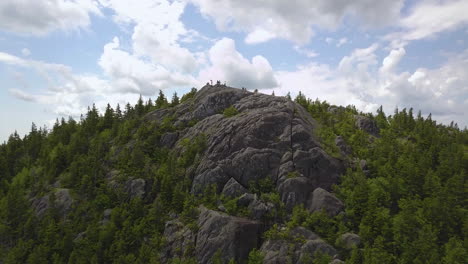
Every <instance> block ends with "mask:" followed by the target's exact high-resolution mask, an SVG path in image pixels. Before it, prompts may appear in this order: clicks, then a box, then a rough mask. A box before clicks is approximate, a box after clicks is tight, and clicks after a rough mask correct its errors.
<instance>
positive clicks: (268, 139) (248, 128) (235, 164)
mask: <svg viewBox="0 0 468 264" xmlns="http://www.w3.org/2000/svg"><path fill="white" fill-rule="evenodd" d="M230 106H232V107H234V108H235V109H236V110H237V112H238V114H236V115H234V116H230V117H226V116H224V115H223V114H222V113H223V110H224V109H226V108H228V107H230ZM164 116H171V117H173V118H174V125H175V126H180V127H183V128H184V129H180V130H178V132H177V142H175V143H172V140H173V139H174V138H175V136H174V135H172V134H171V135H166V136H164V137H163V139H164V140H163V142H164V145H174V149H175V150H182V148H183V147H182V146H181V144H179V143H180V142H181V140H184V139H189V140H191V139H194V138H195V137H197V136H199V135H201V134H203V135H205V137H206V149H205V151H204V153H203V154H202V155H200V157H199V162H198V163H197V166H196V167H194V168H191V170H189V172H190V175H189V176H190V177H191V178H192V179H193V183H192V193H194V194H197V193H201V192H202V191H203V190H204V189H205V188H206V187H207V186H211V185H213V184H214V185H216V186H217V189H218V192H220V193H221V192H223V193H224V194H225V195H241V194H242V193H244V191H243V190H242V188H240V187H239V185H240V186H242V187H243V188H245V189H249V187H250V185H251V184H252V183H255V182H258V180H261V179H269V180H270V181H271V182H272V183H273V185H274V186H275V187H276V188H277V189H278V190H283V189H284V190H286V191H287V193H289V194H286V193H285V194H284V195H285V196H288V195H289V196H290V198H289V201H290V205H291V206H294V205H296V204H298V203H305V202H306V201H307V200H308V198H309V196H310V194H311V192H312V191H313V190H314V189H315V188H317V187H321V188H324V189H326V190H329V189H330V188H331V186H332V185H333V184H335V183H337V181H338V178H339V176H340V174H342V173H343V172H344V166H343V162H342V161H341V160H338V159H335V158H333V157H331V156H329V155H328V154H327V153H326V152H325V151H323V150H322V148H321V145H320V143H319V141H318V139H317V138H316V137H315V135H314V131H315V129H316V127H317V124H316V122H315V120H314V119H312V117H311V116H310V114H308V113H307V112H306V110H305V109H304V108H303V107H302V106H300V105H298V104H296V103H294V102H292V101H291V100H289V99H287V98H286V97H277V96H271V95H265V94H260V93H252V92H248V91H245V90H241V89H236V88H231V87H226V86H225V85H206V86H205V87H203V88H202V89H201V90H200V91H199V92H197V93H196V95H195V97H194V98H191V99H189V100H188V101H186V102H184V103H182V104H180V105H178V106H176V107H174V108H171V109H161V110H156V111H154V112H151V113H149V114H148V115H147V116H146V117H145V118H146V119H147V120H156V121H162V119H163V117H164ZM193 120H197V123H196V124H195V125H192V126H191V127H187V125H188V124H189V123H190V122H192V124H193ZM170 139H171V140H170ZM292 172H298V173H299V174H300V176H301V177H305V178H307V180H306V184H307V185H308V187H307V188H306V189H307V192H308V193H306V194H303V192H304V191H303V190H301V191H299V190H291V188H290V187H291V185H294V184H293V183H291V181H288V175H290V173H292ZM234 181H235V182H237V184H239V185H237V184H234V185H232V184H233V183H235V182H234ZM286 181H288V183H286V184H285V182H286ZM288 185H289V187H287V186H288ZM296 185H297V184H296ZM286 191H284V192H286ZM231 192H232V193H231ZM292 193H295V194H292ZM294 195H295V196H296V197H297V196H299V197H297V198H293V197H292V196H294ZM284 199H286V198H284Z"/></svg>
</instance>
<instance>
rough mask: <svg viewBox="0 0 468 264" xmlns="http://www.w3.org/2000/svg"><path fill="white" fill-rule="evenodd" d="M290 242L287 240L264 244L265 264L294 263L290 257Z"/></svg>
mask: <svg viewBox="0 0 468 264" xmlns="http://www.w3.org/2000/svg"><path fill="white" fill-rule="evenodd" d="M289 244H290V243H289V242H288V241H286V240H267V241H265V243H263V244H262V247H261V248H260V251H261V252H262V253H263V264H283V263H293V262H292V256H289Z"/></svg>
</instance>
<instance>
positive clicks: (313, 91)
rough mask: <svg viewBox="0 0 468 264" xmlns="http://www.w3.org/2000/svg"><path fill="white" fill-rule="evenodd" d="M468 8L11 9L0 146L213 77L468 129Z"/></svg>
mask: <svg viewBox="0 0 468 264" xmlns="http://www.w3.org/2000/svg"><path fill="white" fill-rule="evenodd" d="M466 10H468V0H420V1H417V0H406V1H405V0H379V1H375V0H354V1H346V0H288V1H285V0H249V1H243V0H177V1H171V0H138V1H134V0H40V1H37V0H2V1H0V124H1V126H0V142H3V141H5V140H7V139H8V136H9V135H10V134H11V133H13V132H14V131H15V130H16V131H18V133H20V134H21V135H24V134H25V133H28V131H30V128H31V124H32V122H34V123H35V124H36V125H38V126H44V125H46V126H47V127H51V126H52V124H53V123H54V122H55V120H56V118H61V117H64V118H68V117H70V116H71V117H73V118H75V119H79V117H80V114H82V113H85V112H86V109H87V107H88V106H90V105H92V104H93V103H94V104H96V106H97V107H98V109H104V107H105V106H106V105H107V103H110V104H111V105H112V106H114V107H115V106H116V105H117V104H121V105H122V104H126V103H127V102H130V103H135V102H136V100H137V99H138V97H139V96H140V95H141V96H143V97H144V98H150V97H151V98H154V97H156V96H157V94H158V93H159V91H160V90H162V91H163V92H164V93H165V94H166V95H167V96H168V97H169V98H170V97H171V96H172V94H173V93H174V92H177V93H178V94H179V95H181V94H183V93H185V92H187V91H189V90H190V89H191V88H192V87H196V88H201V87H202V86H203V85H204V84H205V83H207V82H208V81H209V80H221V81H222V82H226V83H227V84H228V85H229V86H233V87H239V88H240V87H246V88H247V89H250V90H253V89H258V90H259V91H260V92H262V93H268V94H270V93H272V92H273V91H274V93H275V94H276V95H286V94H287V93H288V92H290V93H291V95H292V96H295V95H297V94H298V93H299V91H301V92H302V93H304V94H305V95H306V96H307V97H309V98H312V99H316V98H318V99H320V100H326V101H328V102H330V103H332V104H337V105H350V104H352V105H354V106H356V107H357V108H358V109H359V110H361V111H365V112H375V111H376V109H377V108H378V107H379V106H381V105H382V106H383V109H384V111H385V112H387V113H388V114H392V113H393V111H394V109H395V108H397V107H398V108H399V109H403V108H410V107H412V108H414V112H417V111H418V110H421V112H422V113H423V115H428V114H429V113H431V114H432V118H433V119H435V120H437V121H438V122H441V123H445V124H448V123H450V122H451V121H452V120H453V121H454V122H456V123H458V125H459V127H461V128H463V127H465V126H467V125H468V15H466Z"/></svg>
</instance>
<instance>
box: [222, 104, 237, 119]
mask: <svg viewBox="0 0 468 264" xmlns="http://www.w3.org/2000/svg"><path fill="white" fill-rule="evenodd" d="M237 114H239V111H237V109H236V108H235V107H234V106H232V105H231V106H230V107H228V108H226V109H224V111H223V115H224V117H233V116H235V115H237Z"/></svg>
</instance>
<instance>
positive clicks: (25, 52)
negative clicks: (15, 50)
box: [21, 48, 31, 57]
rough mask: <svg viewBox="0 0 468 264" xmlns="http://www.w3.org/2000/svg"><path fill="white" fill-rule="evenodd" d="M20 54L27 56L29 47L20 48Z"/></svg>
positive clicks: (29, 53) (29, 52)
mask: <svg viewBox="0 0 468 264" xmlns="http://www.w3.org/2000/svg"><path fill="white" fill-rule="evenodd" d="M21 54H23V56H25V57H28V56H29V55H31V51H30V50H29V49H27V48H23V49H22V50H21Z"/></svg>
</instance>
